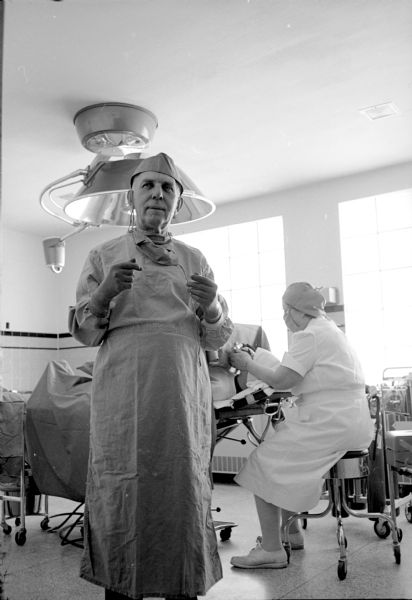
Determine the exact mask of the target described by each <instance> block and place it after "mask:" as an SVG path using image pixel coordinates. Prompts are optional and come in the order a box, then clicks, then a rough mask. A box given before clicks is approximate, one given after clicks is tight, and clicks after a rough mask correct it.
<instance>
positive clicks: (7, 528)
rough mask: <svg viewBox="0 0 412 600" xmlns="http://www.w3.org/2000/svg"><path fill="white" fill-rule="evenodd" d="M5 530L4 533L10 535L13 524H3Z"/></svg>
mask: <svg viewBox="0 0 412 600" xmlns="http://www.w3.org/2000/svg"><path fill="white" fill-rule="evenodd" d="M3 531H4V533H5V534H6V535H10V533H11V526H10V525H8V524H6V525H3Z"/></svg>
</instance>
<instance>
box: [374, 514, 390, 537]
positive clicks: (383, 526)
mask: <svg viewBox="0 0 412 600" xmlns="http://www.w3.org/2000/svg"><path fill="white" fill-rule="evenodd" d="M373 530H374V532H375V533H376V535H377V536H378V537H379V538H382V539H384V538H387V537H388V535H389V534H390V532H391V526H390V525H389V523H388V521H380V520H379V519H378V520H377V521H375V524H374V526H373Z"/></svg>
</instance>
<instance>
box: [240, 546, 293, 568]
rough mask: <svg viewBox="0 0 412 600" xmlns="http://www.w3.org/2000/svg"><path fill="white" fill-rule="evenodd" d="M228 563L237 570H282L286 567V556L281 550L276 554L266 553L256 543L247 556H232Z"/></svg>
mask: <svg viewBox="0 0 412 600" xmlns="http://www.w3.org/2000/svg"><path fill="white" fill-rule="evenodd" d="M230 563H231V564H232V565H233V566H234V567H238V568H239V569H284V568H285V567H287V566H288V556H287V554H286V551H285V550H283V548H282V550H276V552H267V550H264V549H263V548H262V546H261V545H260V542H259V541H258V543H257V544H256V547H255V548H252V550H251V551H250V552H249V554H247V555H246V556H233V557H232V558H231V559H230Z"/></svg>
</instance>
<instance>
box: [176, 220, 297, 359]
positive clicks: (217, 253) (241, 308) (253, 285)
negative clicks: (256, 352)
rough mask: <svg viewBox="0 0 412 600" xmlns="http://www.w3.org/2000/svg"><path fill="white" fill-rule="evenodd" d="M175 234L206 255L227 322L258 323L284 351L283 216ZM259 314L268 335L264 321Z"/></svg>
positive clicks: (285, 336) (285, 341) (285, 338)
mask: <svg viewBox="0 0 412 600" xmlns="http://www.w3.org/2000/svg"><path fill="white" fill-rule="evenodd" d="M176 237H177V239H181V240H182V241H184V242H186V243H188V244H190V245H191V246H194V247H195V248H199V250H201V251H202V252H203V254H204V255H205V256H206V259H207V261H208V262H209V264H210V266H211V268H212V269H213V272H214V275H215V280H216V282H217V285H218V289H219V293H221V294H222V296H224V297H225V299H226V301H227V303H228V306H229V315H230V317H231V319H232V321H234V322H237V323H250V324H256V325H262V327H263V329H264V330H265V333H266V335H267V336H268V339H270V337H269V336H271V338H273V341H275V342H276V343H277V344H279V345H280V346H281V349H280V350H279V351H281V352H282V353H283V352H284V350H285V348H286V345H287V335H286V331H287V330H286V327H285V325H284V323H283V319H282V315H283V311H282V301H281V298H282V294H283V292H284V290H285V285H286V284H285V254H284V245H283V220H282V218H281V217H272V218H270V219H262V220H259V221H253V222H250V223H242V224H240V225H231V226H230V227H219V228H215V229H210V230H206V231H201V232H196V233H190V234H183V235H180V236H176ZM263 313H264V315H265V316H264V319H265V323H266V324H267V327H270V329H271V332H272V333H271V334H269V332H267V331H266V329H265V326H264V325H263V322H262V318H263ZM279 340H281V343H279Z"/></svg>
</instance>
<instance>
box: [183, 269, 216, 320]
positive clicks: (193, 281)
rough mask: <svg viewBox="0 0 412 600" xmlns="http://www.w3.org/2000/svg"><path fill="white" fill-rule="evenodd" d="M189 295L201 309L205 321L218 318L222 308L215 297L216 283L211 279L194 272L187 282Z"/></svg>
mask: <svg viewBox="0 0 412 600" xmlns="http://www.w3.org/2000/svg"><path fill="white" fill-rule="evenodd" d="M187 288H188V290H189V294H190V296H191V297H192V298H193V300H195V302H197V304H198V305H199V306H200V308H201V309H202V310H203V314H204V316H205V319H206V321H209V322H211V323H213V322H216V321H218V320H219V318H220V316H221V314H222V308H221V306H220V303H219V300H218V298H217V285H216V283H215V282H214V281H213V279H209V277H204V276H203V275H199V274H198V273H194V274H193V275H192V276H191V277H190V281H188V283H187Z"/></svg>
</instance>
